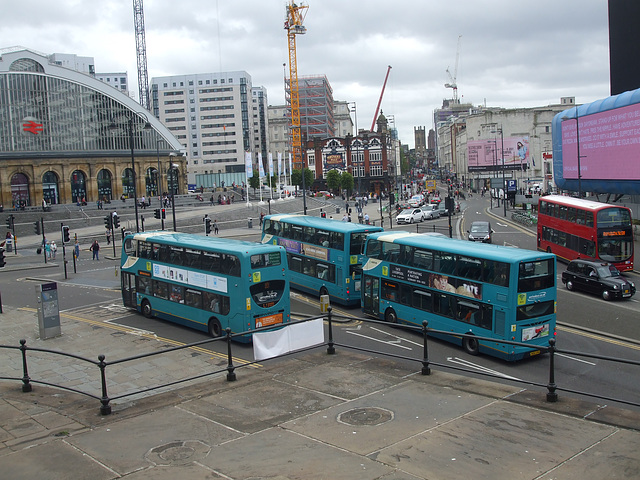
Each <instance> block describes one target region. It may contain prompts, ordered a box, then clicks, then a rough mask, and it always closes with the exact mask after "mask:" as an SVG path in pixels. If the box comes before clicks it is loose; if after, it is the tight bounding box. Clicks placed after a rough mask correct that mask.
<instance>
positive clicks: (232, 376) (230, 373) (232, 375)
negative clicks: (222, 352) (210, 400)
mask: <svg viewBox="0 0 640 480" xmlns="http://www.w3.org/2000/svg"><path fill="white" fill-rule="evenodd" d="M225 332H227V382H235V381H236V372H235V369H236V367H234V366H233V355H231V329H230V328H229V327H227V328H226V329H225Z"/></svg>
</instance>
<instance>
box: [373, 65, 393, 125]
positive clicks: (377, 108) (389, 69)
mask: <svg viewBox="0 0 640 480" xmlns="http://www.w3.org/2000/svg"><path fill="white" fill-rule="evenodd" d="M390 71H391V65H389V68H387V75H386V76H385V77H384V83H383V84H382V92H380V98H379V99H378V106H377V107H376V111H375V112H374V114H373V122H371V131H372V132H373V128H374V127H375V126H376V120H377V119H378V118H377V117H378V111H379V110H380V104H381V103H382V96H383V95H384V87H386V86H387V79H388V78H389V72H390Z"/></svg>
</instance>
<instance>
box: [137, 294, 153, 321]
mask: <svg viewBox="0 0 640 480" xmlns="http://www.w3.org/2000/svg"><path fill="white" fill-rule="evenodd" d="M140 310H141V311H142V314H143V315H144V316H145V317H147V318H153V309H152V308H151V302H150V301H149V300H147V299H146V298H145V299H144V300H143V301H142V304H141V305H140Z"/></svg>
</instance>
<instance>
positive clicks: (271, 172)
mask: <svg viewBox="0 0 640 480" xmlns="http://www.w3.org/2000/svg"><path fill="white" fill-rule="evenodd" d="M268 158H269V178H271V177H273V154H272V153H271V152H269V157H268Z"/></svg>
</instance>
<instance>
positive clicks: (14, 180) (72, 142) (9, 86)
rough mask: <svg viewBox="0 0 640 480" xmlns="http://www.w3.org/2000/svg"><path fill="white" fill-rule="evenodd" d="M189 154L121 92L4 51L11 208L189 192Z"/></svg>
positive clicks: (2, 158) (3, 142)
mask: <svg viewBox="0 0 640 480" xmlns="http://www.w3.org/2000/svg"><path fill="white" fill-rule="evenodd" d="M182 150H183V147H182V145H181V144H180V142H178V140H177V139H176V138H175V137H174V136H173V134H172V133H171V132H170V131H169V130H167V128H166V127H164V126H163V125H162V124H161V123H160V122H159V121H158V120H157V119H156V118H155V117H154V116H153V115H152V114H151V113H150V112H149V111H147V110H145V109H144V108H143V107H142V106H140V105H139V104H138V103H137V102H135V101H134V100H132V99H131V98H129V97H128V96H127V95H125V94H124V93H121V92H120V91H118V90H117V89H115V88H113V87H111V86H109V85H107V84H105V83H103V82H101V81H99V80H97V79H95V78H94V77H92V76H91V75H88V74H85V73H81V72H77V71H75V70H71V69H68V68H65V67H61V66H58V65H55V64H52V63H50V61H49V58H48V57H47V56H45V55H42V54H39V53H36V52H33V51H31V50H25V49H23V50H15V51H11V52H5V51H3V52H2V55H1V56H0V164H1V165H2V168H0V204H1V205H2V206H3V207H4V208H11V207H12V208H19V207H25V206H40V205H43V200H44V201H46V202H47V204H58V203H78V202H82V201H83V200H84V201H86V202H97V201H98V200H101V201H111V200H113V199H119V198H128V197H133V196H134V193H135V194H137V197H142V196H143V195H145V196H147V197H149V196H158V195H161V194H163V193H168V194H171V193H174V194H179V193H185V192H186V187H187V183H186V158H185V156H184V154H183V153H182ZM134 179H135V190H134ZM123 196H124V197H123Z"/></svg>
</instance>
